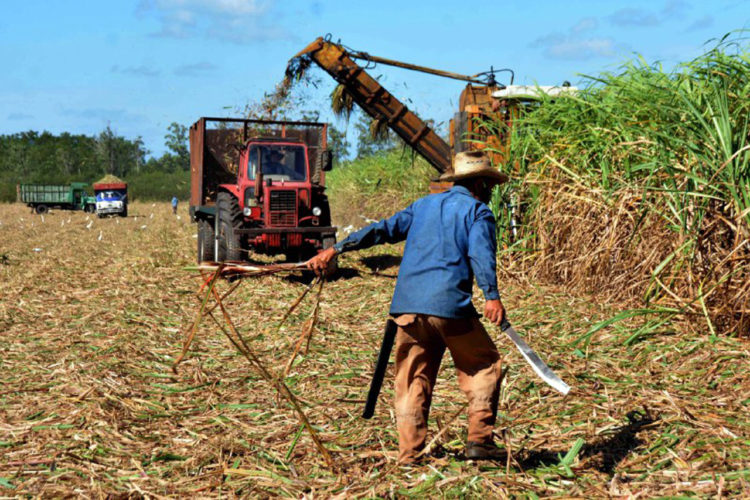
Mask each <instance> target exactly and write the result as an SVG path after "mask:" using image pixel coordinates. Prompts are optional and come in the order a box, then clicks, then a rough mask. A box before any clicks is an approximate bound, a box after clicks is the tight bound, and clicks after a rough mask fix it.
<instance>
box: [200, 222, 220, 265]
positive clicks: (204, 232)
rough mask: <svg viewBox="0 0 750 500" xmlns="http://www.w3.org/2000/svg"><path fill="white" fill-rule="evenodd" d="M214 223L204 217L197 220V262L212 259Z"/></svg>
mask: <svg viewBox="0 0 750 500" xmlns="http://www.w3.org/2000/svg"><path fill="white" fill-rule="evenodd" d="M215 234H216V233H215V232H214V225H213V224H212V223H211V222H209V221H207V220H204V219H199V220H198V255H197V257H198V263H199V264H200V263H201V262H203V261H204V260H214V235H215Z"/></svg>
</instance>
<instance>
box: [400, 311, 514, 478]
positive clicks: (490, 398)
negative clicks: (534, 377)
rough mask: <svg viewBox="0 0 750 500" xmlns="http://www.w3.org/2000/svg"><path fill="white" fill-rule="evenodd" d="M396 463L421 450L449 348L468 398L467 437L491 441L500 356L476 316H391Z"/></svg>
mask: <svg viewBox="0 0 750 500" xmlns="http://www.w3.org/2000/svg"><path fill="white" fill-rule="evenodd" d="M395 321H396V324H397V325H398V331H397V333H396V382H395V385H396V423H397V426H398V437H399V440H398V441H399V457H398V459H399V462H402V463H409V462H411V461H413V460H414V458H415V457H416V455H417V454H418V453H419V452H420V451H421V450H422V449H423V448H424V446H425V439H426V437H427V417H428V415H429V413H430V402H431V401H432V389H433V387H434V386H435V379H436V378H437V373H438V369H439V368H440V362H441V360H442V358H443V353H444V352H445V348H446V347H447V348H448V350H449V351H450V353H451V356H452V357H453V362H454V364H455V365H456V369H457V370H458V385H459V387H460V388H461V390H462V391H463V392H464V393H465V394H466V397H467V398H468V400H469V434H468V441H474V442H477V443H487V442H491V441H492V428H493V426H494V425H495V417H496V416H497V403H498V395H499V392H500V382H501V380H500V373H501V372H500V355H499V353H498V351H497V348H496V347H495V344H494V343H493V342H492V339H490V336H489V335H488V334H487V331H486V330H485V329H484V326H482V323H480V322H479V319H477V318H456V319H448V318H439V317H437V316H428V315H424V314H416V315H415V314H403V315H401V316H399V317H397V318H396V319H395Z"/></svg>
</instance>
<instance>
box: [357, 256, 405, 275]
mask: <svg viewBox="0 0 750 500" xmlns="http://www.w3.org/2000/svg"><path fill="white" fill-rule="evenodd" d="M359 262H360V263H361V264H362V265H363V266H365V267H367V268H368V269H369V270H370V271H373V272H377V271H383V270H384V269H390V268H391V267H396V266H399V265H400V264H401V256H399V255H388V254H384V255H370V256H368V257H362V258H361V259H359Z"/></svg>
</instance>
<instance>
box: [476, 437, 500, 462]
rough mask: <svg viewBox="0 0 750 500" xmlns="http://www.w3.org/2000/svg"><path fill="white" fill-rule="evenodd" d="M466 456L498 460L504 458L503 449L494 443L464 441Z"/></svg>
mask: <svg viewBox="0 0 750 500" xmlns="http://www.w3.org/2000/svg"><path fill="white" fill-rule="evenodd" d="M466 458H467V459H469V460H500V459H504V458H505V453H504V452H503V450H501V449H500V448H498V447H497V446H495V443H493V442H489V443H476V442H474V441H469V442H468V443H466Z"/></svg>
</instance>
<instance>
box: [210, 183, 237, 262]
mask: <svg viewBox="0 0 750 500" xmlns="http://www.w3.org/2000/svg"><path fill="white" fill-rule="evenodd" d="M216 210H217V217H216V222H217V228H216V231H217V233H218V236H219V252H218V254H219V255H217V260H218V261H219V262H224V261H230V260H242V259H243V251H242V245H241V243H240V235H239V233H237V229H240V228H241V227H242V212H240V206H239V203H237V198H235V197H234V196H232V195H231V194H229V193H219V195H218V196H217V197H216Z"/></svg>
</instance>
